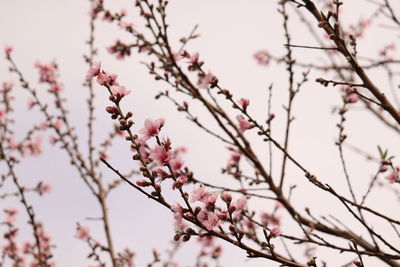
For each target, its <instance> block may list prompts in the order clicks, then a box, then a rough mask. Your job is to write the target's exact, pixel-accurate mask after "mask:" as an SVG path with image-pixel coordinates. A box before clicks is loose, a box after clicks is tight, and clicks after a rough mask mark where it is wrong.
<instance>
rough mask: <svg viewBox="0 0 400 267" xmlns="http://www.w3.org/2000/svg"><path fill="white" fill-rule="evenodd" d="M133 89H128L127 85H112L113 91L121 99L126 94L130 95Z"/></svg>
mask: <svg viewBox="0 0 400 267" xmlns="http://www.w3.org/2000/svg"><path fill="white" fill-rule="evenodd" d="M130 92H131V91H130V90H126V88H125V86H112V87H111V93H112V94H113V95H114V96H115V97H116V98H117V99H121V98H123V97H124V96H127V95H129V93H130Z"/></svg>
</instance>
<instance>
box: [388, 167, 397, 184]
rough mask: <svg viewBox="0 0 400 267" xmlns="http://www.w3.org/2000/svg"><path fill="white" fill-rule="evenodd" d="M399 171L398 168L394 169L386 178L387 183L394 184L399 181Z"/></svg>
mask: <svg viewBox="0 0 400 267" xmlns="http://www.w3.org/2000/svg"><path fill="white" fill-rule="evenodd" d="M399 170H400V168H399V167H395V168H394V169H393V171H392V172H391V173H390V174H389V175H388V176H386V179H387V180H388V181H389V183H391V184H394V183H397V182H398V181H399Z"/></svg>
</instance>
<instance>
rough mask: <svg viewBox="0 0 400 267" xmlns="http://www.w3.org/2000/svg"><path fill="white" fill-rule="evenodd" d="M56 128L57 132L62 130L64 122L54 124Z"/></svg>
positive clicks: (59, 121) (58, 121)
mask: <svg viewBox="0 0 400 267" xmlns="http://www.w3.org/2000/svg"><path fill="white" fill-rule="evenodd" d="M53 126H54V128H56V129H57V130H60V129H61V127H62V126H63V121H62V120H57V121H56V122H55V123H54V125H53Z"/></svg>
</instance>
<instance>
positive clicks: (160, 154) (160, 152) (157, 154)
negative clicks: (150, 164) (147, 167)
mask: <svg viewBox="0 0 400 267" xmlns="http://www.w3.org/2000/svg"><path fill="white" fill-rule="evenodd" d="M171 156H172V152H171V151H167V150H166V149H165V147H164V146H159V145H156V146H155V147H154V148H153V149H152V150H151V151H150V157H151V158H152V159H154V160H156V161H157V163H158V164H159V165H160V166H164V165H165V164H167V163H168V162H169V160H170V159H171Z"/></svg>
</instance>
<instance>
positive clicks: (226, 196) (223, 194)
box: [221, 191, 232, 203]
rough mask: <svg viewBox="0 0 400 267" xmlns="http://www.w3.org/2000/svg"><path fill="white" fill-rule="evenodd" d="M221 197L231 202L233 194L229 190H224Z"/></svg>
mask: <svg viewBox="0 0 400 267" xmlns="http://www.w3.org/2000/svg"><path fill="white" fill-rule="evenodd" d="M221 199H222V200H223V201H225V202H226V203H231V201H232V195H231V193H229V192H227V191H224V192H222V194H221Z"/></svg>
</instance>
